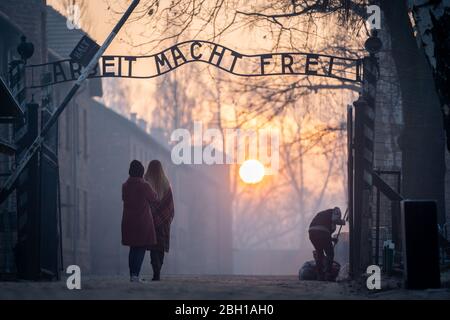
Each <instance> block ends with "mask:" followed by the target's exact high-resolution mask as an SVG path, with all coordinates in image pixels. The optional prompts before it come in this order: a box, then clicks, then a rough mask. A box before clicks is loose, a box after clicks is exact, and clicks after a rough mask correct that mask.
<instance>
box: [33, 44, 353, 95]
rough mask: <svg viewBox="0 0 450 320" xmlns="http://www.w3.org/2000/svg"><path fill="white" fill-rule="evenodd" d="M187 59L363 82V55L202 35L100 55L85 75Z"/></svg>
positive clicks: (254, 72)
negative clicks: (237, 43)
mask: <svg viewBox="0 0 450 320" xmlns="http://www.w3.org/2000/svg"><path fill="white" fill-rule="evenodd" d="M191 62H204V63H207V64H210V65H213V66H215V67H217V68H219V69H221V70H223V71H226V72H228V73H231V74H234V75H237V76H245V77H260V76H277V75H313V76H320V77H328V78H334V79H338V80H342V81H350V82H362V72H361V69H362V59H358V58H343V57H337V56H330V55H324V54H315V53H301V52H291V53H288V52H285V53H268V54H267V53H266V54H253V55H246V54H241V53H239V52H237V51H234V50H232V49H229V48H227V47H225V46H222V45H219V44H216V43H213V42H210V41H203V40H190V41H184V42H181V43H178V44H176V45H174V46H172V47H170V48H167V49H165V50H163V51H161V52H159V53H156V54H153V55H148V56H119V55H114V56H112V55H104V56H102V57H101V58H100V60H99V63H98V64H97V65H96V67H95V68H94V70H93V71H92V72H91V73H90V75H89V78H104V77H106V78H108V77H113V78H114V77H118V78H136V79H150V78H155V77H158V76H160V75H163V74H165V73H168V72H170V71H172V70H175V69H176V68H178V67H180V66H182V65H184V64H187V63H191ZM82 68H83V67H82V66H81V65H80V64H79V63H78V62H75V61H74V60H71V59H66V60H60V61H55V62H50V63H46V64H39V65H29V66H27V67H26V72H27V73H28V74H27V79H31V80H30V82H31V83H27V88H40V87H44V86H48V85H53V84H57V83H62V82H67V81H74V80H76V79H77V78H78V77H79V75H80V74H81V72H82ZM47 72H50V74H51V75H52V78H51V80H50V82H46V83H42V82H41V81H40V77H39V75H41V74H43V73H47ZM30 73H31V74H30Z"/></svg>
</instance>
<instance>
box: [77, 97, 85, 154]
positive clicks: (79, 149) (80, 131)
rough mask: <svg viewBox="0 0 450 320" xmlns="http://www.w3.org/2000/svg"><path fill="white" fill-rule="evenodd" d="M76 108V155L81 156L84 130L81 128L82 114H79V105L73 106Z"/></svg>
mask: <svg viewBox="0 0 450 320" xmlns="http://www.w3.org/2000/svg"><path fill="white" fill-rule="evenodd" d="M75 107H76V109H77V111H76V114H77V126H76V128H77V129H78V130H77V134H78V135H77V154H78V155H81V152H82V146H81V145H82V143H83V131H84V128H83V119H82V112H81V106H79V105H76V106H75Z"/></svg>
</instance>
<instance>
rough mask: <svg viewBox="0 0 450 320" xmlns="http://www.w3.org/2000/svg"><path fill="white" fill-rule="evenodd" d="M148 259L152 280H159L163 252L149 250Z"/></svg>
mask: <svg viewBox="0 0 450 320" xmlns="http://www.w3.org/2000/svg"><path fill="white" fill-rule="evenodd" d="M150 258H151V259H152V268H153V278H154V279H158V280H159V277H160V273H161V268H162V265H163V263H164V251H160V250H150Z"/></svg>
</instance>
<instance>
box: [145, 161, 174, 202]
mask: <svg viewBox="0 0 450 320" xmlns="http://www.w3.org/2000/svg"><path fill="white" fill-rule="evenodd" d="M144 178H145V180H146V181H147V182H148V183H149V184H150V186H151V187H152V189H153V190H154V191H155V192H156V194H157V195H158V199H159V200H161V199H162V198H163V197H164V195H165V194H166V192H167V191H168V190H169V189H170V183H169V179H167V176H166V174H165V173H164V170H163V167H162V164H161V162H160V161H159V160H152V161H150V163H149V164H148V168H147V172H146V173H145V177H144Z"/></svg>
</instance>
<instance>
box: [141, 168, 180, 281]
mask: <svg viewBox="0 0 450 320" xmlns="http://www.w3.org/2000/svg"><path fill="white" fill-rule="evenodd" d="M145 180H146V181H147V182H148V183H149V184H150V185H151V187H152V189H153V190H155V192H156V195H157V197H158V200H159V202H158V203H157V204H152V214H153V219H154V221H155V231H156V244H155V245H153V246H150V247H149V249H150V257H151V259H152V268H153V279H152V280H153V281H159V280H160V273H161V267H162V265H163V262H164V253H165V252H169V243H170V224H171V223H172V220H173V216H174V205H173V196H172V189H171V187H170V183H169V180H168V179H167V176H166V174H165V173H164V170H163V167H162V165H161V162H159V161H158V160H153V161H151V162H150V163H149V165H148V169H147V172H146V173H145Z"/></svg>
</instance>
